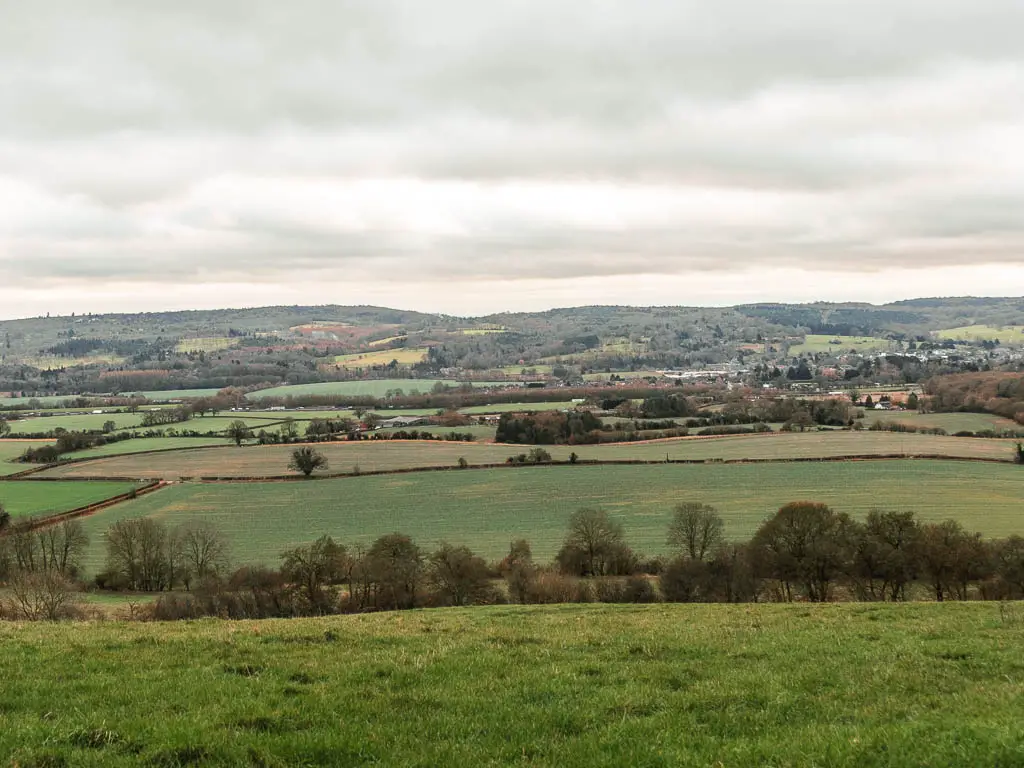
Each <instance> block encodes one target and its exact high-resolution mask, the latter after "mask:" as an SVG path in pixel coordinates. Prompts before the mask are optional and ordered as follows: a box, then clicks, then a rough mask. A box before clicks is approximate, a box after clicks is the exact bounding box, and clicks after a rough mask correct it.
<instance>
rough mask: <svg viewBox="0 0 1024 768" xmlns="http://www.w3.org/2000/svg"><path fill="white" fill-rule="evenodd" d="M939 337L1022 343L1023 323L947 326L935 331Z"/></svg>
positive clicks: (1023, 337)
mask: <svg viewBox="0 0 1024 768" xmlns="http://www.w3.org/2000/svg"><path fill="white" fill-rule="evenodd" d="M935 335H936V336H938V337H939V338H940V339H954V340H959V341H975V340H980V341H994V340H996V339H999V340H1000V341H1001V342H1002V343H1004V344H1024V325H1004V326H1002V327H997V326H994V325H964V326H961V327H959V328H947V329H945V330H943V331H937V332H936V334H935Z"/></svg>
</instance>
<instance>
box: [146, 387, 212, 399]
mask: <svg viewBox="0 0 1024 768" xmlns="http://www.w3.org/2000/svg"><path fill="white" fill-rule="evenodd" d="M218 392H220V390H219V389H161V390H150V391H147V392H137V393H133V394H139V395H142V396H143V397H144V398H146V399H147V400H194V399H198V398H200V397H213V396H214V395H216V394H217V393H218Z"/></svg>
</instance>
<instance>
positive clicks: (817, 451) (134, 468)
mask: <svg viewBox="0 0 1024 768" xmlns="http://www.w3.org/2000/svg"><path fill="white" fill-rule="evenodd" d="M193 439H195V440H200V441H202V440H206V439H207V438H178V439H177V440H176V442H170V441H171V440H174V439H173V438H163V439H162V440H160V439H157V440H156V443H157V444H153V446H152V447H154V448H155V447H159V444H158V443H160V442H166V443H167V445H166V447H171V446H175V447H178V446H183V447H189V446H190V445H194V444H195V443H190V442H188V441H190V440H193ZM214 439H215V438H210V440H214ZM217 442H218V444H225V443H226V441H223V440H217ZM132 444H136V445H135V447H134V448H133V446H132ZM142 444H143V441H142V440H130V441H126V442H123V443H116V444H114V445H110V446H104V447H103V448H94V449H90V450H89V451H82V452H81V453H78V454H75V456H76V457H86V456H98V455H100V454H99V453H98V452H100V451H106V452H108V455H110V456H114V455H115V454H130V453H131V452H133V451H137V450H138V448H139V447H141V445H142ZM148 445H149V444H147V447H148ZM1013 445H1014V443H1013V441H1011V440H984V439H979V438H971V437H939V436H934V435H920V434H907V433H899V432H867V431H864V432H842V431H836V432H807V433H803V434H800V433H781V434H767V435H742V436H735V437H718V438H682V439H675V440H660V441H651V442H644V443H611V444H608V445H578V446H565V445H562V446H546V448H547V449H548V450H549V451H550V453H551V455H552V457H553V458H554V459H556V460H562V461H564V460H567V459H568V458H569V455H570V454H571V453H576V454H577V455H578V456H579V457H580V458H581V459H583V460H604V461H609V460H622V459H630V460H640V461H664V460H665V459H666V458H668V459H687V460H708V459H712V460H713V459H722V460H737V459H789V458H808V457H827V456H851V455H890V454H924V455H941V456H954V457H964V458H995V459H1003V460H1006V461H1009V460H1010V459H1011V458H1012V456H1013ZM530 447H531V446H527V445H502V444H475V443H441V442H434V441H386V442H385V441H380V442H375V441H360V442H335V443H321V444H318V445H317V450H318V451H320V452H321V453H323V454H324V455H325V456H326V457H327V459H328V461H329V462H330V469H329V471H328V474H347V473H349V472H351V471H352V467H353V466H354V465H356V464H358V465H359V468H360V469H361V470H362V471H363V472H371V471H377V470H389V469H407V468H414V467H434V466H449V467H450V466H454V465H455V464H456V463H457V462H458V459H459V457H460V456H462V457H465V458H466V460H467V461H468V462H469V463H470V464H495V463H501V462H503V461H505V459H507V458H508V457H509V456H512V455H514V454H519V453H526V452H527V451H529V449H530ZM293 450H294V446H287V445H268V446H249V447H245V448H241V449H232V450H221V449H216V450H211V449H202V448H196V449H193V450H182V451H170V452H167V453H161V454H154V455H149V456H131V455H117V457H116V458H104V459H102V460H97V461H89V462H84V463H80V464H69V465H67V466H62V467H55V468H54V469H49V470H45V471H44V472H43V473H42V474H43V475H44V476H48V477H151V478H165V479H174V478H176V477H274V476H277V475H285V474H288V470H287V465H288V460H289V458H290V456H291V453H292V451H293Z"/></svg>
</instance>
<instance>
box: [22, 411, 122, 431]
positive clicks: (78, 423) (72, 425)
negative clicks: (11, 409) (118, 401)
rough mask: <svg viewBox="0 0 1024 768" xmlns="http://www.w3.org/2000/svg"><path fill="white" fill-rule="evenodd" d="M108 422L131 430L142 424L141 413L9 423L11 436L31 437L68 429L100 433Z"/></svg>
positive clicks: (31, 419)
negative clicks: (31, 435)
mask: <svg viewBox="0 0 1024 768" xmlns="http://www.w3.org/2000/svg"><path fill="white" fill-rule="evenodd" d="M108 421H112V422H114V424H115V425H116V429H118V430H122V429H131V428H133V427H138V426H139V424H141V423H142V414H140V413H74V414H69V415H67V416H64V415H60V416H36V417H33V418H27V419H18V420H16V421H11V422H9V424H10V427H11V435H14V436H16V435H30V434H39V433H42V432H52V431H53V430H55V429H58V428H59V429H66V430H67V431H68V432H89V431H97V432H98V431H100V430H101V429H102V428H103V425H104V424H106V423H107V422H108Z"/></svg>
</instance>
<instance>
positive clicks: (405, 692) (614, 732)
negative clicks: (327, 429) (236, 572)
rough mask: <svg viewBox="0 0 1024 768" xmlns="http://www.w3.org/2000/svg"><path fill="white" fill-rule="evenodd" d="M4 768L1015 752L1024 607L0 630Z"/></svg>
mask: <svg viewBox="0 0 1024 768" xmlns="http://www.w3.org/2000/svg"><path fill="white" fill-rule="evenodd" d="M0 643H2V645H3V648H4V653H3V654H0V678H2V679H3V680H4V700H3V717H4V728H3V729H0V754H2V755H6V756H8V757H9V759H10V760H11V762H12V764H16V765H65V764H66V765H76V766H78V765H81V766H101V765H102V766H118V765H125V766H127V765H139V764H148V765H188V764H197V765H198V764H202V765H275V766H276V765H282V766H283V765H363V764H376V765H402V766H436V765H512V764H515V765H522V764H530V765H540V766H586V767H587V768H594V767H595V766H623V765H629V766H669V765H673V766H677V765H678V766H708V765H726V766H824V765H828V766H860V767H861V768H866V767H869V766H927V765H964V766H968V765H1000V766H1002V765H1005V766H1010V765H1020V764H1021V763H1022V762H1024V734H1022V731H1021V729H1020V716H1021V712H1022V711H1024V688H1022V684H1021V680H1022V678H1024V659H1022V658H1021V655H1020V652H1019V651H1020V648H1021V647H1022V644H1024V610H1022V608H1021V606H1020V605H1019V604H1011V605H1010V606H1005V607H1003V609H1002V613H1000V607H999V606H996V605H993V604H991V603H988V604H986V603H968V604H958V605H953V604H947V605H935V604H908V605H898V606H883V605H824V606H796V605H788V606H778V605H757V606H727V605H716V606H558V607H546V608H519V607H494V608H471V609H457V610H434V611H416V612H410V613H405V614H376V615H365V616H350V617H330V618H325V619H295V620H290V621H289V620H279V621H262V622H252V621H249V622H222V621H215V620H211V621H201V622H189V623H184V622H183V623H179V624H173V625H162V624H119V623H100V624H94V625H74V624H66V625H59V626H45V625H35V626H30V625H16V624H3V623H0Z"/></svg>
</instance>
